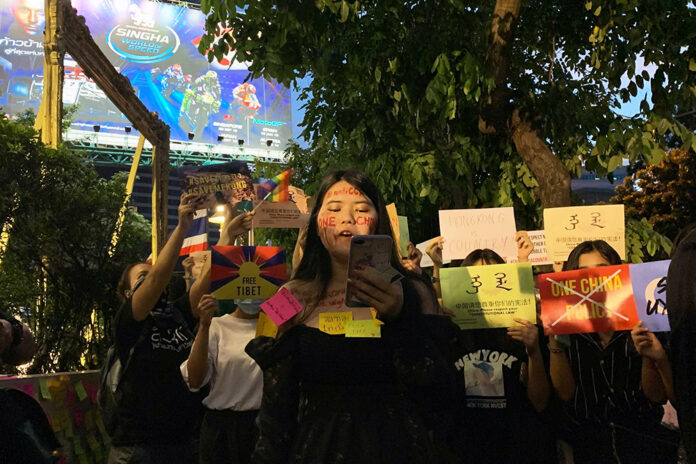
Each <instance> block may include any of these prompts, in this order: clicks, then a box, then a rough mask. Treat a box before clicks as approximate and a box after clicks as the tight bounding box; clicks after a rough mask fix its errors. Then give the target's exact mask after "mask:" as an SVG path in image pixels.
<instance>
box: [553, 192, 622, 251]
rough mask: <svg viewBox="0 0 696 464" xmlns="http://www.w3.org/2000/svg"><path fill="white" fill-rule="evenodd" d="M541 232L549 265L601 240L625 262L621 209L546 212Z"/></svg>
mask: <svg viewBox="0 0 696 464" xmlns="http://www.w3.org/2000/svg"><path fill="white" fill-rule="evenodd" d="M544 231H545V232H546V249H547V250H548V255H549V259H550V260H551V261H566V260H567V259H568V255H569V254H570V252H571V251H573V248H575V247H576V246H577V245H578V244H580V243H582V242H584V241H586V240H604V241H605V242H607V243H608V244H609V245H611V247H612V248H614V249H615V250H616V252H617V253H618V254H619V256H621V259H626V228H625V221H624V206H623V205H601V206H599V205H598V206H571V207H567V208H546V209H545V210H544Z"/></svg>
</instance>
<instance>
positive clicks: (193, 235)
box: [179, 209, 208, 256]
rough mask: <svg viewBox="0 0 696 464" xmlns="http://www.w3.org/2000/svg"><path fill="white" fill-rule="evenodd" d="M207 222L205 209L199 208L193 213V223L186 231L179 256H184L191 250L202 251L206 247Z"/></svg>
mask: <svg viewBox="0 0 696 464" xmlns="http://www.w3.org/2000/svg"><path fill="white" fill-rule="evenodd" d="M207 224H208V217H207V211H206V210H205V209H199V210H198V211H196V212H195V213H194V214H193V224H191V227H189V230H188V231H186V237H185V238H184V243H183V244H182V245H181V251H180V252H179V256H186V255H189V254H191V252H193V251H204V250H207V249H208V232H207V231H206V226H207Z"/></svg>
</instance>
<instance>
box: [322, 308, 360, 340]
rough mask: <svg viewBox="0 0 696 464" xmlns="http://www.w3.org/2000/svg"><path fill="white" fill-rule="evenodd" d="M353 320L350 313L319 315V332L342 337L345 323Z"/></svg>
mask: <svg viewBox="0 0 696 464" xmlns="http://www.w3.org/2000/svg"><path fill="white" fill-rule="evenodd" d="M352 320H353V313H352V312H350V311H345V312H340V313H321V314H319V330H321V331H322V332H325V333H327V334H330V335H343V334H344V333H346V323H347V322H348V321H352Z"/></svg>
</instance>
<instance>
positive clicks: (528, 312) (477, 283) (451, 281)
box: [440, 263, 536, 329]
mask: <svg viewBox="0 0 696 464" xmlns="http://www.w3.org/2000/svg"><path fill="white" fill-rule="evenodd" d="M440 286H441V289H442V304H443V306H444V307H446V308H447V309H449V310H451V311H453V312H454V318H453V320H454V322H455V323H456V324H457V325H458V326H459V327H461V328H462V329H486V328H493V327H511V326H514V325H517V323H516V322H515V321H514V319H515V318H521V319H525V320H528V321H530V322H535V321H536V302H535V296H534V277H533V275H532V265H531V264H529V263H522V264H494V265H491V266H471V267H458V268H445V269H442V270H441V271H440Z"/></svg>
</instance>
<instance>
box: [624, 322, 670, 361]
mask: <svg viewBox="0 0 696 464" xmlns="http://www.w3.org/2000/svg"><path fill="white" fill-rule="evenodd" d="M631 338H632V339H633V344H634V345H635V346H636V351H637V352H638V354H639V355H641V356H643V357H644V358H648V359H650V360H651V361H653V362H655V363H662V362H665V361H666V360H667V354H666V353H665V349H664V348H663V347H662V343H660V341H659V340H658V339H657V337H656V336H655V334H654V333H652V332H650V331H649V330H648V328H647V327H643V322H639V323H638V324H636V326H635V327H634V328H633V330H631Z"/></svg>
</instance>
